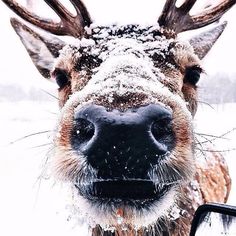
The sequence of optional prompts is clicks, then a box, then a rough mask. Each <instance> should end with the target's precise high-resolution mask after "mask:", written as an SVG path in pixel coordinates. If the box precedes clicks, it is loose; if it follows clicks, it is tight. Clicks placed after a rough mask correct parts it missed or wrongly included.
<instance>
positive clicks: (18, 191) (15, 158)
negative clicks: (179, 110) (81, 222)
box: [0, 102, 236, 236]
mask: <svg viewBox="0 0 236 236" xmlns="http://www.w3.org/2000/svg"><path fill="white" fill-rule="evenodd" d="M0 110H1V117H0V130H1V133H0V143H1V145H2V146H1V147H0V186H1V194H0V209H1V210H0V222H1V227H0V235H5V236H13V235H25V236H29V235H34V236H37V235H40V236H41V235H58V236H60V235H63V236H64V235H68V236H73V235H77V236H85V235H86V233H85V232H86V229H85V228H81V227H74V226H73V222H69V223H68V222H67V215H66V214H65V210H64V204H63V199H64V196H61V193H60V192H59V191H57V190H56V189H54V188H53V186H52V183H51V182H50V181H47V180H43V181H42V183H41V184H40V181H38V177H39V176H40V174H41V172H42V169H43V166H44V162H45V155H46V153H47V150H48V148H49V147H50V146H42V147H36V146H39V145H45V144H47V143H49V138H48V133H46V134H39V135H36V136H32V137H29V138H26V139H24V140H22V141H19V142H16V143H15V144H11V145H9V143H10V142H11V141H14V140H16V139H18V138H20V137H22V136H25V135H28V134H31V133H35V132H39V131H47V130H52V127H53V126H54V125H55V122H56V117H57V116H56V115H55V114H54V113H55V112H57V106H56V102H55V103H51V102H50V103H39V102H18V103H9V102H4V103H3V102H2V103H0ZM29 111H30V112H29ZM235 114H236V104H226V105H224V106H223V105H220V106H214V109H212V108H210V107H208V106H206V105H203V106H201V107H200V112H199V113H198V114H197V116H196V122H195V125H196V126H197V129H198V132H202V133H206V134H216V135H221V134H223V133H225V132H227V131H228V130H231V129H233V128H235V127H236V121H235ZM225 138H227V139H219V140H216V144H217V145H216V149H217V150H226V149H232V148H235V147H236V133H235V132H232V133H230V134H229V135H227V136H226V137H225ZM225 154H226V156H227V161H228V163H229V168H230V171H231V175H232V177H233V181H234V180H235V182H236V173H235V171H234V169H233V168H234V166H235V157H234V156H235V154H236V152H235V151H229V152H226V153H225ZM229 203H231V204H234V205H236V191H235V187H234V182H233V189H232V194H231V196H230V200H229Z"/></svg>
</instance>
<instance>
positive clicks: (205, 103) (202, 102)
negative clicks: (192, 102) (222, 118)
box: [197, 100, 215, 110]
mask: <svg viewBox="0 0 236 236" xmlns="http://www.w3.org/2000/svg"><path fill="white" fill-rule="evenodd" d="M197 102H198V103H201V104H204V105H207V106H209V107H210V108H211V109H213V110H215V108H214V107H213V106H212V105H211V104H210V103H208V102H204V101H201V100H198V101H197Z"/></svg>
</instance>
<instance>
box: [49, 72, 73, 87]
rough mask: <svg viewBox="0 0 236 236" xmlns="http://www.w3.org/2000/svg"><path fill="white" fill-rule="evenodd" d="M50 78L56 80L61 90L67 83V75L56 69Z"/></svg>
mask: <svg viewBox="0 0 236 236" xmlns="http://www.w3.org/2000/svg"><path fill="white" fill-rule="evenodd" d="M52 76H53V78H54V79H55V80H56V83H57V84H58V86H59V88H60V89H63V88H64V87H65V86H66V85H67V84H68V83H69V75H68V74H67V72H66V71H64V70H61V69H56V70H55V71H54V72H53V74H52Z"/></svg>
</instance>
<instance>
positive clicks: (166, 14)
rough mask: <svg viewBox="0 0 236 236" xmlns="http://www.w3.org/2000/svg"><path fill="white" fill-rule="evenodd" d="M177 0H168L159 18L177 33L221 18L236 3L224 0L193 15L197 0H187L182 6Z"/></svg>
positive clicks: (160, 22) (166, 27)
mask: <svg viewBox="0 0 236 236" xmlns="http://www.w3.org/2000/svg"><path fill="white" fill-rule="evenodd" d="M176 1H177V0H167V1H166V3H165V6H164V8H163V11H162V13H161V16H160V17H159V19H158V23H159V25H160V26H162V27H163V28H165V29H167V30H173V31H174V32H175V33H176V34H178V33H180V32H183V31H187V30H193V29H198V28H201V27H203V26H206V25H209V24H211V23H213V22H215V21H217V20H219V19H220V18H221V16H222V15H223V14H224V13H225V12H226V11H228V10H229V9H230V8H231V7H232V6H233V5H234V4H235V3H236V0H224V1H222V2H221V3H220V4H218V5H216V6H214V7H212V8H207V9H205V10H204V11H203V12H202V13H200V14H197V15H193V16H191V15H190V14H189V12H190V10H191V9H192V7H193V5H194V4H195V2H196V1H197V0H185V2H184V3H183V4H182V5H181V6H180V7H176V6H175V5H176Z"/></svg>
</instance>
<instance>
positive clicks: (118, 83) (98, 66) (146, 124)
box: [3, 0, 236, 234]
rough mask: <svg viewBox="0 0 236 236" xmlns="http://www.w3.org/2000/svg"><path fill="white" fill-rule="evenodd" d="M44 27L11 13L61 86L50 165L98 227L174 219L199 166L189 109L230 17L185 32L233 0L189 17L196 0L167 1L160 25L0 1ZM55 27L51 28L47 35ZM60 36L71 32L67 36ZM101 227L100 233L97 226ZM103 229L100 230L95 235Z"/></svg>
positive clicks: (42, 67)
mask: <svg viewBox="0 0 236 236" xmlns="http://www.w3.org/2000/svg"><path fill="white" fill-rule="evenodd" d="M3 2H5V3H6V4H7V5H8V6H9V7H10V8H11V9H12V10H13V11H14V12H15V13H16V14H18V15H19V16H20V17H21V18H23V19H24V20H26V21H27V22H29V23H31V24H33V25H34V26H37V27H39V28H40V29H43V30H45V31H46V32H48V33H47V34H41V33H38V32H36V31H35V30H33V29H31V28H30V27H28V26H27V25H25V24H23V23H21V22H20V21H19V20H17V19H15V18H13V19H11V23H12V26H13V27H14V29H15V31H16V33H17V34H18V35H19V36H20V39H21V41H22V42H23V44H24V45H25V47H26V49H27V51H28V52H29V54H30V56H31V58H32V60H33V62H34V64H35V65H36V67H37V68H38V70H39V72H40V73H41V74H42V75H43V76H44V77H45V78H47V79H51V80H54V81H55V82H56V83H57V84H58V86H59V89H58V94H59V102H60V107H61V115H60V120H59V123H58V126H57V133H56V135H55V140H54V145H55V147H54V149H55V152H54V156H53V167H54V170H55V173H56V176H57V178H58V179H60V180H62V181H63V182H65V183H67V185H68V186H70V188H71V190H72V193H73V198H74V202H75V205H76V206H77V207H78V209H79V214H80V215H82V216H83V217H85V218H87V219H88V222H89V223H90V224H91V226H92V227H94V225H100V226H101V227H103V228H105V227H107V226H109V227H118V226H117V225H119V223H118V222H117V217H121V218H122V225H125V226H126V227H136V228H143V227H147V229H148V227H150V225H155V224H156V223H157V222H161V219H162V218H163V217H167V218H168V217H169V216H170V214H171V210H172V208H173V206H174V205H175V204H178V201H180V199H182V198H184V197H185V196H184V195H183V194H182V192H181V191H180V190H181V188H182V187H183V186H184V185H185V184H186V183H189V182H190V181H191V180H192V178H193V175H194V173H195V168H194V166H195V164H194V163H195V158H194V137H193V127H192V117H193V116H194V114H195V112H196V110H197V82H198V80H199V78H200V75H201V73H202V71H203V69H202V67H201V61H200V60H201V59H202V58H204V56H205V55H206V54H207V52H208V51H209V50H210V49H211V47H212V46H213V44H214V43H215V42H216V40H217V39H218V37H219V36H220V35H221V33H222V32H223V30H224V29H225V26H226V23H222V24H219V25H217V26H214V27H213V28H212V29H209V30H207V31H206V32H202V33H201V34H199V35H197V36H195V37H193V38H191V39H189V40H188V41H181V39H179V37H178V34H179V33H181V32H184V31H188V30H192V29H197V28H201V27H203V26H206V25H209V24H211V23H213V22H215V21H217V20H219V19H220V18H221V16H222V15H223V14H224V13H225V12H226V11H227V10H228V9H230V8H231V7H232V6H233V5H234V4H235V2H236V1H235V0H225V1H222V2H221V3H220V4H218V5H216V6H210V7H208V8H206V9H204V11H203V12H202V13H200V14H197V15H190V14H189V11H190V10H191V9H192V7H193V5H194V4H195V2H196V0H185V2H184V3H183V4H182V5H181V6H180V7H176V6H175V4H176V0H174V1H171V0H167V1H166V3H165V6H164V9H163V11H162V14H161V16H160V17H159V19H158V24H155V25H152V26H149V27H142V26H139V25H125V26H117V25H111V26H109V27H108V26H96V25H94V24H93V23H92V20H91V18H90V16H89V13H88V11H87V9H86V7H85V5H84V4H83V3H82V2H81V1H79V0H70V2H71V4H73V6H74V8H75V10H76V12H77V14H76V16H74V15H72V14H71V13H70V12H69V11H68V10H67V9H66V8H65V7H64V6H63V5H62V4H61V3H60V2H59V1H57V0H52V1H48V0H45V2H46V3H47V4H48V5H49V6H50V7H51V8H52V9H53V10H54V11H55V12H56V14H57V15H58V16H59V17H60V19H61V20H60V22H54V21H51V20H46V19H42V18H40V17H39V16H37V15H35V14H33V13H31V12H29V11H28V10H27V9H26V8H24V7H22V6H20V5H19V4H18V3H16V2H15V1H14V0H3ZM50 33H51V34H50ZM52 34H53V35H68V36H72V37H74V38H75V39H76V40H75V41H74V43H70V44H67V43H65V42H63V41H62V40H61V39H59V38H57V37H55V36H52ZM94 232H95V231H94ZM97 234H98V233H97Z"/></svg>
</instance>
